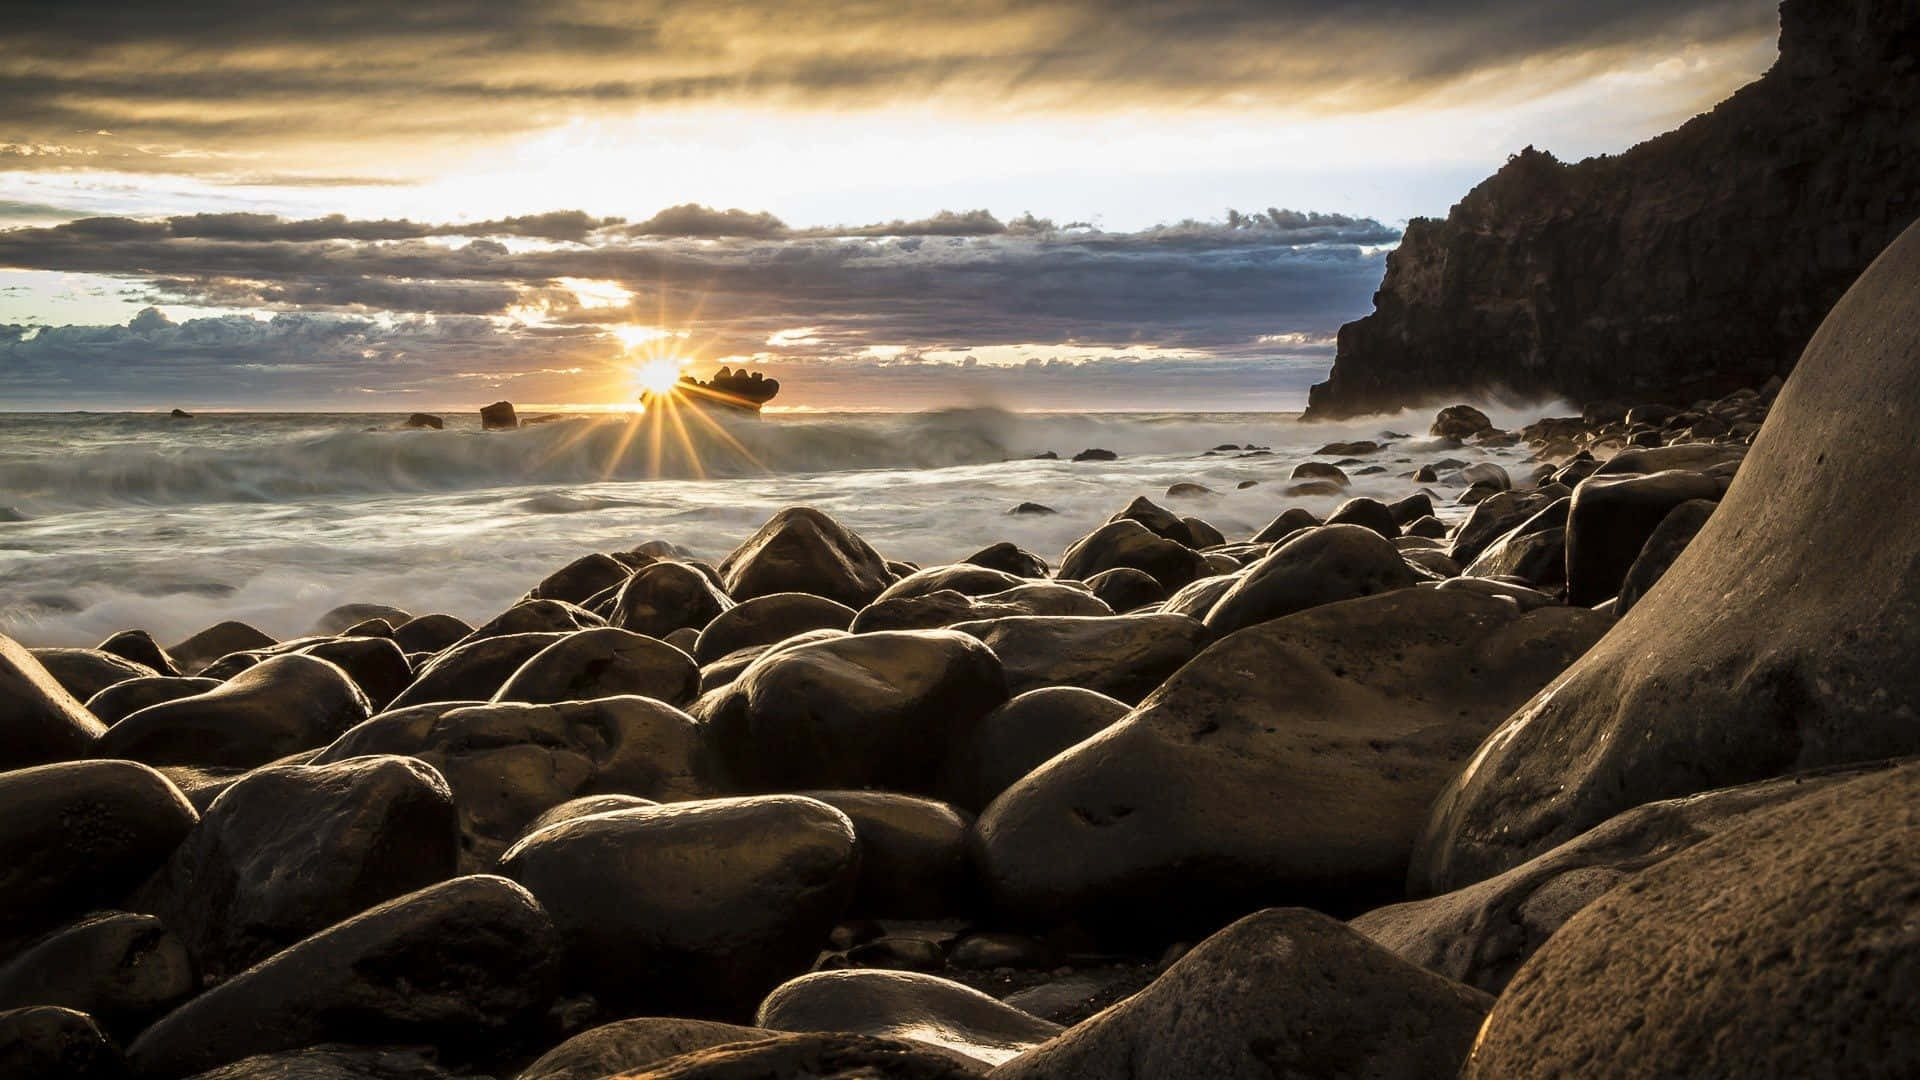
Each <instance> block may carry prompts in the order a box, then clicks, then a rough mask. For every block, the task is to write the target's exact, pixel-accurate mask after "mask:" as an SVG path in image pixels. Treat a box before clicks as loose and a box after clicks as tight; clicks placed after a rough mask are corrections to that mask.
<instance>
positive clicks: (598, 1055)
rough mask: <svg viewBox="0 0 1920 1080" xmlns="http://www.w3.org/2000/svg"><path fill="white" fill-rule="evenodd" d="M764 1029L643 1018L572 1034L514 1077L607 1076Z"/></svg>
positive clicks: (755, 1036) (571, 1079)
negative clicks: (572, 1035) (571, 1036)
mask: <svg viewBox="0 0 1920 1080" xmlns="http://www.w3.org/2000/svg"><path fill="white" fill-rule="evenodd" d="M772 1034H773V1032H770V1031H767V1030H766V1029H764V1028H755V1027H743V1026H741V1025H739V1024H723V1023H721V1022H719V1021H718V1020H683V1019H679V1018H677V1017H666V1016H641V1017H635V1018H634V1019H631V1020H616V1021H614V1022H613V1023H611V1024H602V1025H600V1026H599V1027H596V1028H589V1029H587V1030H586V1031H583V1032H581V1033H580V1034H578V1035H575V1036H574V1037H573V1038H571V1039H568V1040H567V1041H566V1042H563V1043H561V1044H560V1045H559V1046H556V1047H554V1048H553V1049H551V1050H549V1051H547V1052H546V1053H545V1054H542V1055H541V1056H540V1059H539V1060H538V1061H535V1062H534V1063H533V1064H531V1065H529V1066H527V1067H526V1068H525V1069H523V1070H521V1072H520V1074H519V1075H518V1076H516V1077H514V1080H605V1078H606V1077H609V1076H615V1075H618V1074H622V1073H626V1072H629V1071H632V1070H635V1069H640V1068H643V1067H645V1066H648V1065H652V1064H654V1063H655V1062H658V1061H662V1060H665V1059H667V1058H670V1057H674V1056H676V1055H679V1054H684V1053H687V1052H689V1051H693V1050H705V1049H707V1048H708V1047H711V1046H724V1045H727V1044H728V1043H737V1042H754V1041H757V1040H760V1039H765V1038H767V1037H769V1036H771V1035H772Z"/></svg>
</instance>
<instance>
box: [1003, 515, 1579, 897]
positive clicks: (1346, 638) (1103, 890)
mask: <svg viewBox="0 0 1920 1080" xmlns="http://www.w3.org/2000/svg"><path fill="white" fill-rule="evenodd" d="M1356 531H1361V532H1363V534H1364V535H1368V536H1371V535H1372V534H1370V533H1364V531H1363V530H1356ZM1374 539H1376V540H1378V538H1377V537H1375V538H1374ZM1381 542H1382V543H1384V541H1381ZM1610 622H1611V620H1609V619H1607V618H1606V617H1605V616H1602V615H1598V614H1596V613H1594V612H1590V611H1586V610H1584V609H1574V608H1558V607H1556V608H1547V609H1543V610H1539V611H1535V612H1531V613H1528V614H1525V615H1522V614H1521V613H1520V611H1519V609H1518V608H1517V607H1516V606H1515V605H1513V604H1510V603H1506V602H1504V601H1500V600H1495V599H1492V598H1489V597H1484V596H1476V595H1472V594H1468V593H1463V592H1445V591H1441V590H1434V589H1401V590H1398V591H1395V592H1391V593H1387V594H1385V595H1381V596H1372V597H1366V598H1363V599H1358V600H1349V601H1345V602H1342V603H1338V604H1329V605H1324V606H1321V607H1316V608H1313V609H1311V610H1308V611H1303V612H1300V613H1298V614H1295V615H1291V616H1288V617H1286V618H1281V619H1275V620H1271V621H1268V622H1263V623H1260V624H1259V625H1257V626H1254V627H1251V628H1249V629H1247V630H1243V631H1241V632H1239V633H1237V634H1234V635H1232V636H1230V637H1227V638H1225V639H1223V640H1221V641H1219V642H1217V643H1216V644H1214V645H1213V646H1212V647H1210V648H1209V649H1207V650H1206V651H1205V652H1203V653H1201V654H1200V655H1199V656H1198V657H1197V658H1195V659H1194V660H1193V661H1192V662H1191V663H1189V664H1188V665H1187V666H1186V667H1184V668H1182V669H1181V670H1180V672H1179V673H1177V674H1176V675H1174V677H1173V678H1172V679H1170V680H1168V682H1167V683H1166V685H1164V686H1163V687H1161V688H1160V690H1159V691H1158V692H1157V693H1156V694H1154V696H1153V697H1151V698H1149V699H1148V700H1147V702H1146V703H1145V704H1144V705H1142V706H1141V707H1140V708H1138V709H1135V710H1134V711H1133V712H1132V713H1130V714H1129V715H1128V716H1127V717H1125V718H1124V719H1122V720H1121V721H1119V722H1118V723H1115V724H1113V725H1112V726H1110V727H1108V728H1106V729H1105V730H1104V731H1102V732H1100V733H1099V734H1097V735H1095V736H1093V737H1092V738H1090V739H1088V740H1086V741H1085V742H1082V743H1080V744H1078V745H1077V746H1074V747H1073V748H1072V749H1070V750H1068V751H1066V752H1065V753H1062V754H1061V755H1059V756H1057V757H1055V758H1053V759H1052V760H1050V761H1048V762H1047V763H1046V764H1045V765H1043V766H1041V767H1040V768H1039V769H1037V770H1036V771H1034V772H1033V773H1031V774H1030V775H1028V776H1027V777H1026V778H1025V779H1023V780H1021V781H1020V782H1019V783H1017V784H1015V785H1014V786H1013V787H1011V788H1009V789H1008V790H1007V791H1006V792H1004V793H1003V794H1002V795H1001V796H1000V797H999V798H998V799H996V800H995V801H994V802H993V804H992V805H991V806H989V807H987V809H986V810H985V811H984V812H983V813H982V814H981V817H980V820H979V822H978V824H977V826H976V834H977V836H978V838H979V849H978V850H979V859H980V865H981V867H982V872H983V874H984V875H985V877H986V879H987V882H988V885H989V887H990V888H991V889H992V891H993V893H994V897H995V899H996V901H997V902H998V904H999V905H1000V907H1001V908H1002V909H1003V910H1004V911H1006V912H1008V913H1009V914H1013V915H1018V916H1025V917H1032V918H1044V919H1065V918H1083V919H1088V918H1105V917H1107V916H1110V915H1115V914H1117V913H1119V912H1121V911H1127V910H1131V911H1132V912H1133V914H1132V915H1131V917H1130V919H1131V922H1132V923H1133V924H1134V926H1135V932H1139V928H1140V927H1144V926H1145V925H1146V924H1147V923H1149V922H1164V923H1167V924H1169V925H1179V924H1183V923H1185V922H1187V921H1192V922H1196V923H1197V922H1201V921H1204V920H1205V919H1207V918H1212V917H1217V916H1218V915H1219V914H1222V913H1227V912H1231V911H1233V910H1235V909H1236V908H1237V909H1238V910H1245V905H1247V904H1249V903H1253V904H1257V903H1260V902H1264V901H1267V900H1270V899H1273V898H1282V897H1296V898H1302V899H1312V900H1315V901H1316V902H1319V903H1327V904H1330V905H1333V906H1349V907H1350V906H1351V905H1353V904H1355V903H1360V902H1365V900H1366V898H1367V897H1368V896H1374V897H1381V896H1393V895H1396V894H1397V893H1398V891H1399V889H1400V887H1401V884H1402V882H1403V881H1404V878H1405V875H1406V870H1407V861H1408V857H1409V854H1410V851H1411V848H1412V846H1413V842H1414V840H1415V838H1416V837H1417V836H1418V835H1419V832H1420V827H1421V824H1422V823H1423V821H1424V820H1425V817H1426V811H1427V807H1428V805H1429V804H1430V803H1431V801H1432V798H1433V796H1434V794H1435V793H1436V792H1438V791H1439V790H1440V788H1441V787H1442V786H1444V785H1445V784H1446V783H1447V782H1448V780H1450V779H1451V778H1452V776H1453V775H1454V773H1455V771H1456V770H1457V769H1458V768H1459V767H1460V764H1461V763H1462V762H1464V761H1465V760H1467V758H1468V757H1469V756H1470V755H1471V754H1472V752H1473V749H1474V747H1475V746H1476V745H1478V743H1479V741H1480V739H1481V738H1482V737H1483V735H1484V734H1485V733H1486V732H1487V731H1489V730H1491V729H1492V728H1493V726H1494V725H1496V724H1498V723H1499V722H1500V721H1501V720H1502V719H1503V718H1504V717H1505V716H1506V715H1507V714H1508V713H1509V712H1510V711H1511V709H1512V708H1513V706H1514V705H1515V704H1516V703H1518V702H1521V701H1524V700H1525V699H1526V698H1527V696H1528V695H1530V694H1532V693H1533V692H1534V691H1535V690H1537V689H1538V688H1539V687H1540V686H1542V685H1544V684H1545V683H1546V682H1547V681H1548V680H1550V679H1551V678H1553V676H1555V675H1556V674H1558V673H1559V672H1560V671H1561V670H1562V669H1563V668H1564V667H1565V666H1566V665H1567V664H1569V663H1571V662H1572V661H1573V660H1574V659H1575V658H1577V657H1578V656H1579V655H1580V654H1581V652H1583V651H1584V650H1585V649H1586V648H1587V647H1588V646H1589V645H1590V644H1592V642H1593V641H1594V640H1595V639H1596V638H1598V637H1599V636H1600V634H1601V633H1602V632H1603V631H1604V630H1605V629H1606V627H1607V626H1608V625H1609V624H1610ZM1252 807H1257V808H1259V810H1258V813H1254V812H1251V811H1250V810H1249V808H1252Z"/></svg>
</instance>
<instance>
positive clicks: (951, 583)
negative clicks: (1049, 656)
mask: <svg viewBox="0 0 1920 1080" xmlns="http://www.w3.org/2000/svg"><path fill="white" fill-rule="evenodd" d="M1026 583H1027V580H1026V579H1025V578H1023V577H1020V576H1019V575H1017V574H1010V573H1008V572H1007V571H1005V570H994V569H990V568H988V567H985V566H975V565H973V564H972V563H954V564H953V565H951V566H929V567H927V568H926V569H924V570H915V571H914V572H913V573H911V574H908V575H907V576H906V577H903V578H901V579H900V580H899V581H896V582H894V583H893V584H891V585H889V586H887V587H886V589H885V590H884V591H882V592H881V593H880V595H879V596H876V597H874V599H873V602H874V603H876V604H879V603H885V602H886V601H888V600H906V599H911V598H913V597H916V596H928V595H930V594H932V593H936V592H957V593H960V594H961V595H963V596H985V595H986V594H988V593H997V592H1001V591H1004V590H1006V589H1011V588H1013V587H1015V586H1017V585H1025V584H1026Z"/></svg>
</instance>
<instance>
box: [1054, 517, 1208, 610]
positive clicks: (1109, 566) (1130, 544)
mask: <svg viewBox="0 0 1920 1080" xmlns="http://www.w3.org/2000/svg"><path fill="white" fill-rule="evenodd" d="M1185 528H1186V527H1185V526H1184V525H1183V526H1181V530H1182V531H1183V532H1184V531H1185ZM1120 567H1132V568H1133V569H1135V570H1140V571H1143V572H1145V573H1147V574H1150V575H1152V576H1153V579H1154V580H1155V581H1158V582H1159V583H1160V587H1161V588H1163V589H1166V590H1167V591H1169V592H1171V591H1173V590H1174V589H1178V588H1179V587H1180V586H1182V585H1185V584H1187V583H1188V582H1190V581H1192V580H1194V579H1195V578H1201V577H1205V576H1207V573H1208V568H1207V560H1206V559H1205V558H1203V557H1202V556H1201V555H1200V553H1199V552H1197V551H1195V550H1193V549H1192V548H1191V547H1188V546H1187V545H1186V544H1184V543H1181V542H1180V541H1178V540H1169V539H1166V538H1165V537H1163V536H1160V535H1158V534H1157V533H1155V532H1154V531H1153V530H1151V529H1149V528H1147V527H1146V526H1145V525H1142V524H1141V523H1139V522H1138V521H1135V520H1133V519H1131V518H1122V519H1120V520H1118V521H1110V522H1108V523H1107V524H1105V525H1102V526H1100V527H1099V528H1098V529H1095V530H1094V531H1092V532H1090V533H1088V534H1087V535H1085V536H1083V537H1081V538H1080V539H1079V540H1077V541H1075V542H1074V543H1073V546H1071V547H1069V548H1067V550H1066V553H1065V554H1063V555H1061V556H1060V570H1059V572H1058V573H1057V574H1056V576H1057V577H1061V578H1066V579H1070V580H1074V581H1085V580H1087V579H1088V578H1090V577H1093V576H1094V575H1095V574H1098V573H1101V572H1103V571H1106V570H1115V569H1118V568H1120Z"/></svg>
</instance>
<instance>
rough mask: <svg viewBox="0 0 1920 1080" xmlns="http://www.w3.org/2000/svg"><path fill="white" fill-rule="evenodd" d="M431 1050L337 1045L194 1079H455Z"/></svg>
mask: <svg viewBox="0 0 1920 1080" xmlns="http://www.w3.org/2000/svg"><path fill="white" fill-rule="evenodd" d="M432 1059H433V1053H432V1051H431V1049H422V1048H412V1047H391V1046H351V1045H348V1044H345V1043H333V1044H328V1045H322V1046H306V1047H302V1048H300V1049H298V1050H283V1051H281V1052H279V1053H277V1054H254V1055H253V1056H251V1057H244V1058H241V1059H240V1060H239V1061H235V1062H233V1063H231V1064H228V1065H222V1066H220V1067H219V1068H217V1069H208V1070H207V1071H206V1072H203V1073H196V1074H195V1075H194V1077H193V1080H455V1078H454V1074H452V1073H450V1072H448V1071H446V1070H445V1069H442V1068H441V1067H440V1066H438V1065H436V1064H434V1062H433V1060H432Z"/></svg>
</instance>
